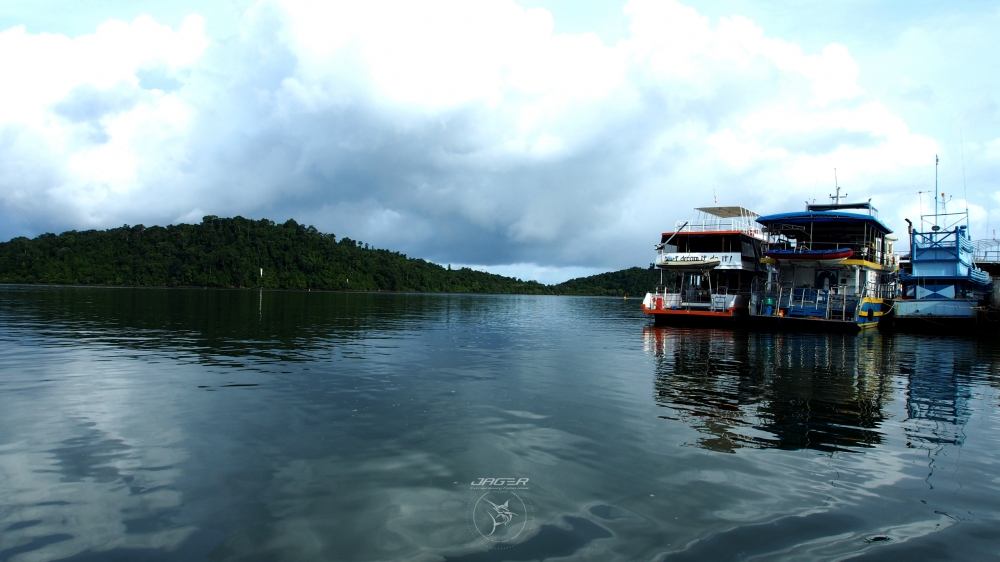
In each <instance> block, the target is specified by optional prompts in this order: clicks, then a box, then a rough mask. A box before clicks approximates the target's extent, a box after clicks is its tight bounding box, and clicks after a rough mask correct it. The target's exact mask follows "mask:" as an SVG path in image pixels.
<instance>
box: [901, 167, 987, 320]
mask: <svg viewBox="0 0 1000 562" xmlns="http://www.w3.org/2000/svg"><path fill="white" fill-rule="evenodd" d="M935 175H936V174H935ZM936 183H937V182H936V180H935V184H936ZM939 201H940V199H939V197H938V191H937V189H936V185H935V190H934V213H933V214H930V215H924V216H922V217H921V221H920V223H921V226H920V227H919V228H915V227H913V224H912V222H910V221H909V220H907V223H909V224H910V226H909V229H908V230H909V234H910V264H911V267H910V271H908V272H903V273H901V274H900V283H901V285H902V298H900V299H898V300H897V301H896V302H895V305H894V307H893V318H892V321H891V323H890V325H891V327H892V328H893V329H896V330H904V331H928V330H929V331H934V332H939V333H948V332H954V331H976V330H979V329H982V328H984V327H985V326H986V325H991V326H992V325H994V324H996V323H995V322H994V321H993V320H992V319H991V318H990V317H989V316H990V315H989V314H988V313H989V312H990V309H989V308H988V305H989V299H990V296H991V293H992V281H991V279H990V276H989V274H988V273H986V272H985V271H983V270H982V269H980V268H978V267H976V264H975V261H974V259H973V256H974V251H975V245H974V244H973V242H972V240H971V238H970V237H969V211H968V210H967V209H966V210H964V211H961V212H957V213H948V212H944V211H945V210H944V209H943V208H942V207H941V203H940V202H939Z"/></svg>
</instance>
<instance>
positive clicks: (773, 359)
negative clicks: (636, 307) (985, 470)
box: [643, 325, 894, 452]
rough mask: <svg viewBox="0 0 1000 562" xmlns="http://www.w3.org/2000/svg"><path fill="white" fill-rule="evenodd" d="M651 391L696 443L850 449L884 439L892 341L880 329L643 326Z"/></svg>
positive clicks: (726, 448)
mask: <svg viewBox="0 0 1000 562" xmlns="http://www.w3.org/2000/svg"><path fill="white" fill-rule="evenodd" d="M643 340H644V348H645V349H646V351H647V353H649V354H650V355H652V356H653V358H654V360H655V366H656V376H655V379H654V383H653V384H654V389H653V392H654V398H655V400H656V402H657V403H658V404H659V405H660V406H662V407H664V408H665V409H666V410H667V411H669V412H670V413H669V414H664V415H663V416H661V417H663V418H666V419H670V420H677V421H681V422H684V423H686V424H688V425H689V426H690V427H692V428H693V429H695V430H697V431H698V432H699V433H700V434H702V437H700V438H699V439H698V441H697V443H698V445H699V446H700V447H703V448H706V449H711V450H715V451H720V452H733V451H735V450H736V449H739V448H781V449H803V448H805V449H816V450H821V451H857V450H859V449H861V448H867V447H872V446H875V445H878V444H880V443H881V442H882V432H881V431H880V429H879V427H880V425H881V423H882V421H883V420H884V419H885V413H884V411H883V409H884V404H885V403H886V402H887V401H888V400H889V399H890V398H889V396H890V395H891V392H892V385H891V376H889V375H888V374H886V372H887V371H888V369H887V368H886V366H887V365H891V364H892V362H893V361H894V358H893V354H892V349H891V348H887V347H886V341H885V340H882V339H881V338H879V337H878V336H875V337H868V338H857V337H855V336H848V335H844V334H793V333H783V332H759V333H754V332H746V331H739V330H692V329H676V328H669V327H660V326H649V325H647V326H645V327H644V328H643Z"/></svg>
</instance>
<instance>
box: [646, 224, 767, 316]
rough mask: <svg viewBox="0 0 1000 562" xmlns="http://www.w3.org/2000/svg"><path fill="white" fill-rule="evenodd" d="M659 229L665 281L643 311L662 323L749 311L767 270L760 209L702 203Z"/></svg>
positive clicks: (659, 257) (651, 294)
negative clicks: (685, 218) (668, 227)
mask: <svg viewBox="0 0 1000 562" xmlns="http://www.w3.org/2000/svg"><path fill="white" fill-rule="evenodd" d="M696 211H698V215H697V216H696V217H695V218H694V219H692V220H688V221H684V222H681V223H678V226H677V227H676V228H675V229H674V230H671V231H667V232H664V233H662V234H661V235H660V242H659V244H657V245H656V250H657V254H656V261H655V266H656V268H657V269H659V270H660V284H659V285H658V286H657V287H656V289H655V290H654V291H652V292H649V293H646V296H645V298H644V299H643V301H642V311H643V312H644V313H645V314H647V315H649V316H651V317H652V318H653V319H654V322H656V323H657V324H706V323H707V324H728V323H733V322H735V321H738V320H742V319H744V318H745V317H746V315H747V310H748V309H747V307H748V304H749V297H750V291H751V289H752V287H753V285H754V280H755V279H756V278H757V277H758V276H760V275H761V274H762V272H763V268H762V265H761V261H760V260H761V258H762V257H763V254H762V253H761V247H762V244H763V242H764V237H763V234H762V231H761V227H760V225H758V224H757V223H756V222H755V219H756V218H757V213H754V212H753V211H749V210H747V209H744V208H743V207H733V206H729V207H701V208H698V209H696Z"/></svg>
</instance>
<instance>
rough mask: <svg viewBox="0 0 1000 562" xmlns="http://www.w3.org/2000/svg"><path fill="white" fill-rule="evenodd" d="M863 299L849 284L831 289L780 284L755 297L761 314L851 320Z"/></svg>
mask: <svg viewBox="0 0 1000 562" xmlns="http://www.w3.org/2000/svg"><path fill="white" fill-rule="evenodd" d="M860 302H861V299H860V298H859V296H858V295H855V294H852V293H850V292H849V291H848V286H847V285H835V286H833V287H830V288H828V289H816V288H812V287H793V286H791V285H787V284H786V285H778V286H773V287H770V288H769V289H768V290H765V291H762V292H761V293H759V294H758V298H756V299H755V313H756V314H757V315H761V316H796V317H806V318H822V319H826V320H850V319H851V314H854V313H855V312H856V309H857V307H858V306H859V305H858V303H860Z"/></svg>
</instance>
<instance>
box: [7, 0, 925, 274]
mask: <svg viewBox="0 0 1000 562" xmlns="http://www.w3.org/2000/svg"><path fill="white" fill-rule="evenodd" d="M407 10H409V11H410V12H414V10H415V12H414V13H410V14H408V15H407V13H399V12H407ZM481 12H482V13H481ZM628 14H629V17H631V18H633V23H634V24H635V25H633V27H632V30H631V35H630V36H629V37H627V38H626V39H625V40H623V41H622V42H620V43H617V44H614V45H611V44H606V43H603V42H601V41H600V40H599V39H597V38H596V37H593V36H586V35H558V34H554V33H552V31H551V29H550V28H549V27H547V25H548V24H547V21H548V20H546V17H541V16H544V14H540V13H539V12H537V11H536V12H531V11H528V10H524V9H523V8H521V7H520V6H518V5H516V4H514V3H512V2H506V1H504V0H497V1H495V2H486V3H483V4H477V5H476V7H475V8H473V7H470V5H469V4H466V3H462V2H457V3H447V2H446V3H441V4H437V3H432V4H428V5H427V6H423V5H421V7H420V8H419V9H417V8H415V7H414V6H413V5H405V6H397V9H396V10H394V11H393V13H392V16H393V17H392V18H389V19H386V14H384V13H382V11H380V9H379V8H378V7H377V6H376V7H371V6H368V5H357V4H351V3H343V4H339V3H331V4H322V5H318V4H317V5H311V4H296V3H292V2H283V1H280V0H274V1H265V2H260V3H256V4H254V5H253V6H252V7H251V8H250V9H249V10H248V11H247V12H246V13H245V14H244V15H243V17H242V19H241V21H240V24H239V26H238V29H239V31H238V33H235V34H233V35H232V36H231V37H230V38H228V39H224V40H218V41H216V42H215V43H214V44H211V45H209V46H206V47H205V48H204V49H201V50H199V49H196V48H190V46H191V45H198V44H200V43H199V40H200V39H204V37H201V36H199V35H198V34H199V33H201V30H202V28H201V27H200V26H199V25H198V24H197V22H194V23H186V24H185V26H184V28H183V29H181V30H180V31H177V32H174V31H173V30H170V29H169V28H165V27H163V26H158V24H155V22H151V21H150V20H148V19H147V20H143V21H139V20H137V21H136V22H133V23H132V24H128V25H125V24H122V25H118V26H117V27H116V26H111V27H107V28H102V30H103V31H99V32H98V33H96V34H95V35H93V36H88V37H86V38H80V39H72V40H71V39H69V38H62V39H60V40H59V41H58V42H56V43H51V42H50V38H43V37H41V36H31V35H28V34H25V33H24V32H23V31H22V32H18V33H15V34H12V35H9V37H7V39H10V40H12V41H15V42H18V43H17V45H16V46H17V47H18V48H19V49H21V50H25V51H30V50H36V51H45V52H48V53H49V55H50V60H51V62H50V64H49V66H53V67H55V66H58V65H59V64H63V63H60V61H62V60H64V59H67V58H68V57H70V56H71V55H72V54H73V53H74V52H75V51H76V50H80V51H81V53H80V56H78V57H77V58H76V59H73V61H75V62H72V64H75V65H77V66H80V65H83V66H84V68H82V69H77V68H74V67H73V66H72V64H71V63H65V68H62V67H60V68H62V70H61V71H59V70H58V69H55V68H54V69H53V72H50V73H47V74H45V75H35V74H31V73H30V72H29V71H30V68H28V67H25V69H23V70H21V72H22V73H23V74H24V76H23V78H24V80H25V81H26V83H30V80H29V78H30V79H33V80H36V81H37V84H36V83H31V84H33V85H32V87H34V88H36V89H37V91H38V92H40V93H45V94H46V95H47V96H48V97H45V96H42V97H41V98H39V100H42V101H38V102H37V103H36V102H34V101H33V100H32V99H30V98H29V97H22V98H15V99H14V101H15V102H18V103H21V104H22V105H23V106H24V107H26V108H28V109H31V110H32V111H34V112H32V111H25V112H23V116H22V115H21V114H17V115H14V114H13V113H12V112H13V110H9V111H8V113H10V114H11V115H13V116H7V117H5V119H6V121H0V124H2V128H0V145H2V147H3V148H4V150H3V153H2V154H0V165H2V169H0V181H2V182H3V185H4V189H5V191H4V192H3V193H0V219H3V220H2V221H0V236H4V237H9V236H13V235H17V234H29V235H33V234H37V233H39V232H41V231H43V230H57V231H58V230H65V229H70V228H93V227H109V226H117V225H120V224H123V223H129V224H138V223H144V224H166V223H172V222H197V221H200V220H201V217H202V216H203V215H208V214H214V215H220V216H232V215H237V214H239V215H243V216H246V217H253V218H270V219H272V220H276V221H284V220H285V219H287V218H294V219H295V220H297V221H299V222H302V223H306V224H313V225H315V226H316V227H317V228H319V229H321V230H323V231H326V232H332V233H334V234H336V235H337V236H339V237H344V236H347V237H351V238H354V239H356V240H358V239H359V240H362V241H364V242H368V243H370V244H372V245H374V246H377V247H385V248H391V249H396V250H400V251H403V252H405V253H407V254H409V255H411V256H415V257H423V258H427V259H431V260H434V261H438V262H440V263H458V264H461V263H471V264H479V265H507V264H535V265H537V266H541V267H571V266H572V267H576V268H578V269H579V268H594V269H614V268H619V267H626V266H631V265H638V264H645V263H648V261H649V258H650V247H651V244H652V243H653V242H654V241H655V239H656V237H657V233H658V232H660V231H662V230H664V229H666V228H669V227H670V226H672V225H673V224H674V222H675V221H677V220H682V219H684V218H687V216H688V215H689V214H690V209H691V208H692V207H696V206H704V205H707V204H711V203H712V202H713V201H716V200H718V202H719V204H742V205H745V206H747V207H750V208H754V209H756V210H759V211H771V210H779V209H784V208H787V206H788V205H789V202H792V203H791V204H793V205H795V206H798V205H799V204H800V203H799V202H800V201H801V200H802V199H803V193H804V192H805V193H809V195H810V196H815V193H814V191H815V185H816V183H817V181H819V180H818V179H817V178H822V181H823V184H824V189H825V185H826V183H828V182H827V180H826V176H828V175H829V169H830V168H832V167H833V165H835V164H833V165H830V164H828V161H829V156H830V153H834V152H837V151H842V150H851V151H853V152H852V153H851V156H852V164H855V165H857V166H858V168H859V169H861V170H866V171H869V172H871V171H875V172H877V171H879V170H883V169H897V168H905V167H907V166H909V165H910V160H908V159H907V158H909V157H908V156H906V155H907V154H910V153H912V152H913V151H914V150H913V149H914V147H916V148H917V149H922V148H924V147H926V146H927V145H928V144H930V143H928V142H926V139H921V138H919V137H916V136H913V135H911V134H910V133H909V131H907V130H906V128H905V126H899V123H898V120H894V117H893V116H892V114H891V113H890V112H888V111H886V110H885V109H884V108H880V107H878V106H877V104H876V105H875V106H872V104H867V105H866V103H865V102H866V101H867V100H864V99H863V98H859V97H858V96H859V95H860V94H859V93H858V92H859V91H860V89H859V88H858V86H857V84H856V83H855V81H854V78H855V75H856V68H855V67H854V66H853V62H852V60H851V59H850V56H849V55H848V54H847V53H846V51H845V50H844V49H829V50H824V51H823V52H822V53H820V54H815V55H813V54H806V53H803V52H802V51H801V49H799V48H798V47H797V46H795V45H792V44H788V43H784V42H781V41H779V40H774V39H769V38H767V37H766V36H764V34H763V33H762V31H761V30H760V29H758V28H755V27H754V26H753V24H752V23H751V22H747V21H745V20H733V21H728V22H722V23H719V24H718V25H717V26H713V24H712V23H711V22H708V21H707V20H705V19H704V18H702V17H701V16H699V15H698V14H697V12H695V11H694V10H691V9H689V8H686V7H684V6H681V5H679V4H676V3H672V2H644V1H639V2H636V3H634V4H632V5H630V7H629V12H628ZM418 15H419V16H420V17H419V18H418V17H416V16H418ZM397 20H399V21H397ZM549 23H550V22H549ZM123 25H124V26H125V27H122V26H123ZM150 35H152V36H155V38H156V41H154V42H151V43H150V44H149V45H143V44H141V43H142V38H145V37H147V36H150ZM122 37H125V39H122ZM512 37H516V38H517V40H512V39H511V38H512ZM4 39H5V37H2V36H0V45H2V44H3V43H2V41H3V40H4ZM122 41H124V42H122ZM205 45H208V43H207V42H205ZM692 45H697V47H693V46H692ZM133 47H134V49H133ZM88 49H89V50H88ZM184 49H188V51H184ZM133 50H134V53H133ZM178 52H181V53H182V54H184V56H174V54H175V53H178ZM95 53H96V54H95ZM109 53H112V54H114V56H110V55H109ZM98 55H100V56H98ZM102 56H103V57H106V58H107V60H105V58H102ZM87 65H90V66H87ZM95 76H96V78H94V77H95ZM63 77H65V78H63ZM50 78H51V80H50ZM57 79H58V80H57ZM31 84H29V85H31ZM54 91H58V92H61V93H59V94H52V93H51V92H54ZM817 92H819V93H817ZM32 104H34V105H32ZM4 107H5V108H7V107H12V105H10V104H7V105H6V106H4ZM873 107H874V109H873ZM834 110H835V111H837V112H839V113H838V115H843V117H844V119H842V121H845V122H844V123H841V122H840V121H838V120H836V119H830V118H828V117H827V116H826V112H828V111H834ZM49 116H54V117H55V119H50V118H49ZM842 179H845V181H846V180H848V179H853V178H850V176H849V175H847V174H846V173H845V177H844V178H842ZM852 185H857V183H853V184H852Z"/></svg>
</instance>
